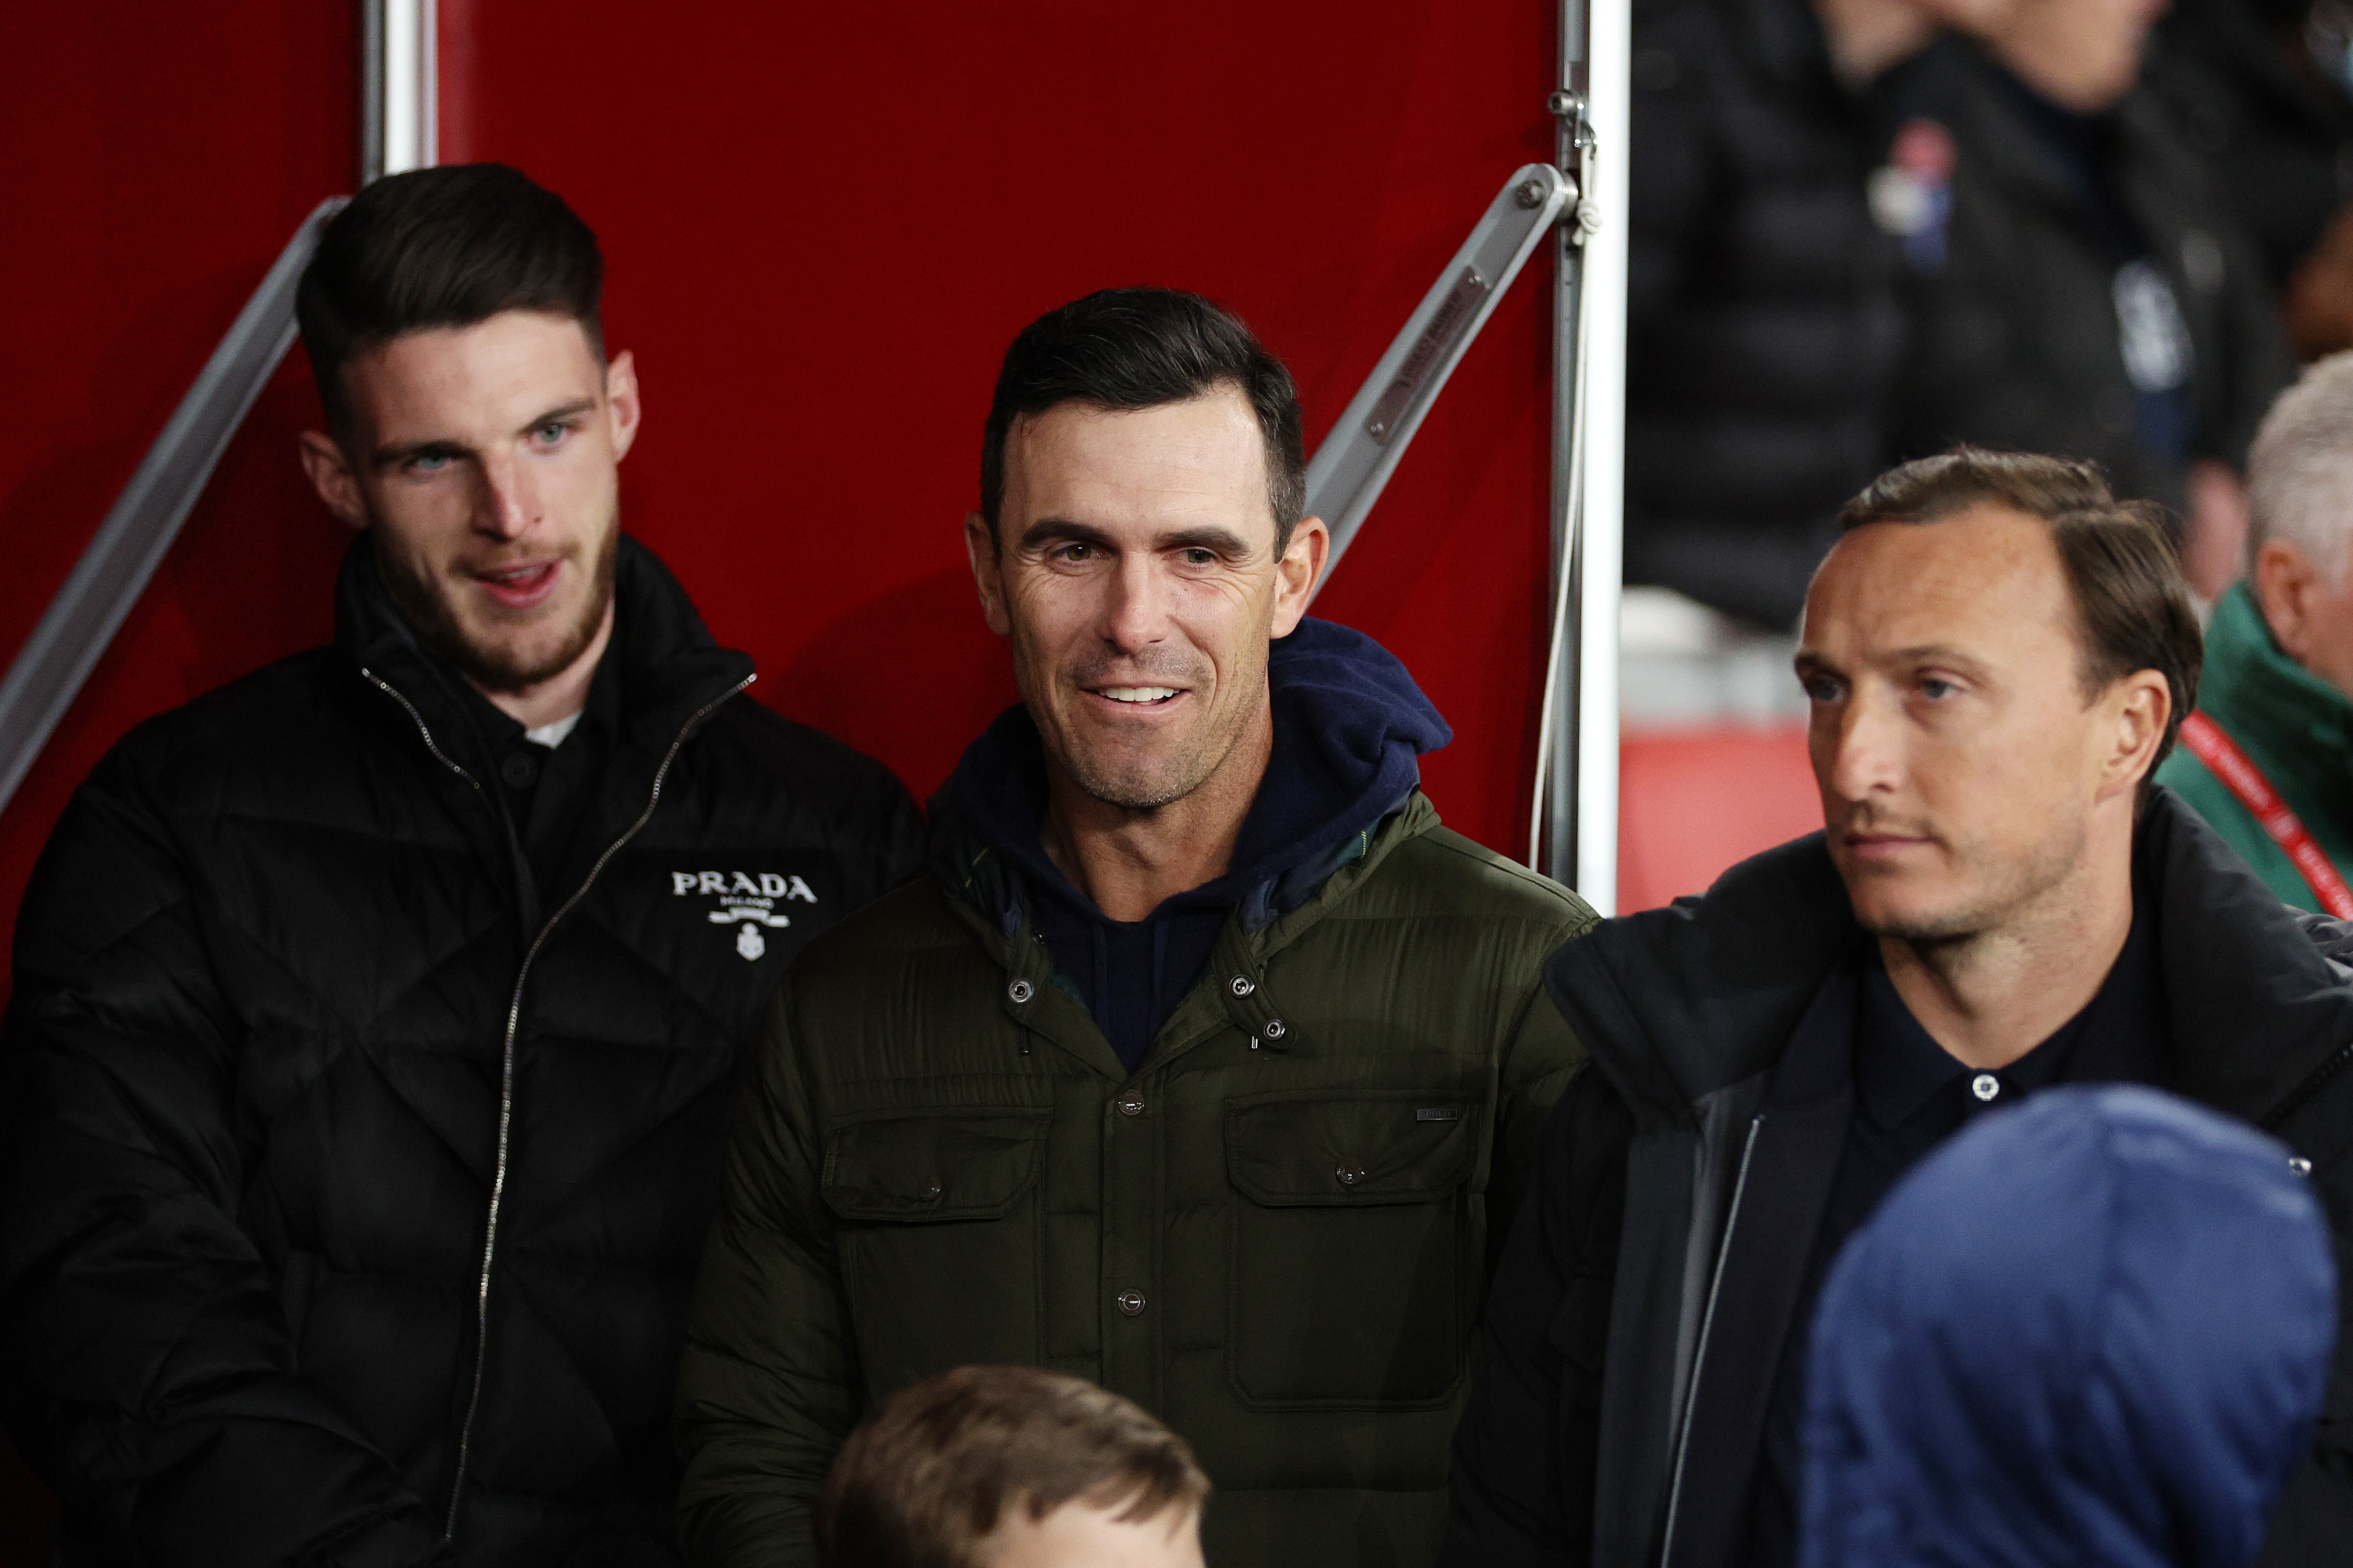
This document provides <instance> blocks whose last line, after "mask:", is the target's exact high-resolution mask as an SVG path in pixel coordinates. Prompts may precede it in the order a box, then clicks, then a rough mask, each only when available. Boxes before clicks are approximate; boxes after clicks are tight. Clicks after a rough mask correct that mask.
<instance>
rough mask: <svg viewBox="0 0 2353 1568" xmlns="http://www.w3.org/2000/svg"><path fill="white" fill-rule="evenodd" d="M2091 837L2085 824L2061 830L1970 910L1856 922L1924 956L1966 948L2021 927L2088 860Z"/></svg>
mask: <svg viewBox="0 0 2353 1568" xmlns="http://www.w3.org/2000/svg"><path fill="white" fill-rule="evenodd" d="M2087 838H2088V835H2087V833H2086V831H2085V828H2084V824H2083V823H2082V822H2080V821H2079V822H2077V823H2075V824H2074V825H2073V830H2072V831H2069V830H2067V829H2065V828H2063V829H2061V830H2060V831H2059V832H2058V833H2057V834H2054V835H2053V836H2052V837H2051V838H2049V839H2046V840H2045V841H2044V842H2043V843H2042V844H2040V845H2037V846H2036V847H2035V851H2034V853H2033V855H2032V856H2031V857H2030V858H2028V859H2026V860H2024V861H2022V862H2021V863H2020V864H2019V865H2018V867H2017V868H2015V869H2014V871H2013V872H2012V874H2011V875H2010V878H2009V879H2007V881H2006V883H2005V885H2003V886H2001V887H1998V888H1994V889H1989V891H1988V892H1987V894H1986V895H1985V896H1984V897H1983V898H1981V899H1979V900H1978V901H1977V902H1976V903H1974V904H1971V905H1968V906H1967V907H1965V908H1962V909H1957V910H1946V911H1944V912H1942V913H1937V914H1920V915H1914V916H1910V917H1902V916H1899V917H1896V918H1894V919H1891V920H1885V921H1876V922H1874V921H1862V920H1860V919H1858V921H1857V923H1858V924H1860V925H1862V929H1863V930H1864V931H1868V932H1870V933H1871V934H1872V935H1873V936H1875V937H1879V938H1881V939H1883V940H1894V941H1896V942H1905V943H1906V944H1907V945H1909V946H1911V947H1912V948H1913V949H1915V951H1917V952H1921V953H1922V954H1924V955H1926V954H1929V953H1936V952H1956V951H1957V950H1960V949H1963V948H1966V947H1967V946H1968V944H1969V943H1970V942H1975V941H1976V940H1977V939H1978V938H1979V937H1981V936H1985V935H1987V934H1988V933H1989V932H1991V931H1997V930H1999V929H2001V928H2002V927H2005V926H2009V925H2012V924H2014V923H2016V921H2017V920H2018V917H2019V915H2020V914H2021V911H2024V910H2028V909H2030V908H2031V907H2032V906H2033V904H2034V903H2035V902H2036V900H2040V899H2041V898H2042V897H2043V895H2045V894H2046V893H2048V892H2050V891H2051V889H2053V888H2056V887H2058V886H2059V885H2060V884H2061V883H2063V882H2064V881H2066V880H2067V879H2068V878H2070V877H2072V876H2073V875H2074V873H2075V868H2076V867H2077V866H2078V865H2080V864H2081V863H2082V861H2083V858H2084V848H2085V846H2086V843H2087Z"/></svg>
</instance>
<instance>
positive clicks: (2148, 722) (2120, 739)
mask: <svg viewBox="0 0 2353 1568" xmlns="http://www.w3.org/2000/svg"><path fill="white" fill-rule="evenodd" d="M2108 702H2109V705H2110V707H2111V710H2112V711H2113V713H2114V715H2115V719H2116V728H2115V729H2114V730H2113V731H2110V733H2111V734H2112V735H2113V737H2114V739H2113V741H2112V742H2111V744H2110V746H2109V749H2108V754H2107V756H2106V757H2105V758H2104V759H2103V762H2102V766H2101V769H2100V793H2101V794H2102V795H2108V794H2112V793H2115V792H2116V791H2117V790H2127V789H2136V788H2137V787H2138V786H2139V784H2140V781H2141V778H2142V776H2143V775H2144V774H2146V773H2147V772H2148V771H2149V769H2150V768H2151V767H2153V766H2154V765H2155V758H2156V756H2157V748H2158V744H2159V743H2160V742H2163V741H2164V739H2165V727H2166V724H2167V722H2168V721H2169V720H2171V719H2172V717H2173V688H2172V686H2171V685H2170V684H2169V683H2168V681H2167V680H2166V679H2165V677H2164V676H2163V675H2161V674H2159V673H2158V671H2156V670H2154V669H2141V670H2135V671H2134V672H2133V673H2132V674H2130V675H2127V676H2126V677H2125V678H2124V679H2122V680H2120V681H2118V682H2117V683H2116V688H2115V689H2113V690H2112V691H2110V692H2109V694H2108Z"/></svg>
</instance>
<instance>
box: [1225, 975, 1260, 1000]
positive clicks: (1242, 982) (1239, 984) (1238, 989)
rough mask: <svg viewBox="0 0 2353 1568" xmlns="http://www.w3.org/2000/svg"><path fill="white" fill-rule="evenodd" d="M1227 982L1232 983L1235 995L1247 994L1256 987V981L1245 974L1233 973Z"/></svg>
mask: <svg viewBox="0 0 2353 1568" xmlns="http://www.w3.org/2000/svg"><path fill="white" fill-rule="evenodd" d="M1229 984H1232V986H1233V988H1234V994H1235V995H1237V996H1247V995H1249V994H1250V993H1251V992H1253V991H1255V990H1257V989H1258V982H1257V981H1255V980H1252V979H1251V978H1250V976H1249V975H1247V974H1237V975H1235V976H1234V977H1233V979H1232V981H1231V982H1230V983H1229Z"/></svg>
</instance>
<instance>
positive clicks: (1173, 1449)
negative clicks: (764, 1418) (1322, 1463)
mask: <svg viewBox="0 0 2353 1568" xmlns="http://www.w3.org/2000/svg"><path fill="white" fill-rule="evenodd" d="M1208 1495H1209V1480H1208V1477H1207V1476H1205V1475H1203V1474H1202V1473H1201V1468H1200V1467H1199V1466H1198V1465H1197V1464H1195V1463H1194V1462H1193V1451H1192V1450H1191V1449H1190V1448H1188V1447H1186V1446H1185V1440H1184V1439H1183V1438H1181V1437H1179V1436H1176V1434H1175V1433H1173V1432H1171V1431H1169V1430H1168V1428H1167V1427H1166V1426H1162V1425H1161V1424H1160V1423H1159V1422H1157V1421H1155V1420H1154V1419H1153V1418H1152V1417H1151V1416H1149V1415H1145V1413H1144V1412H1143V1411H1142V1410H1140V1409H1138V1408H1137V1407H1136V1406H1134V1405H1131V1404H1129V1403H1128V1402H1127V1401H1126V1400H1124V1399H1122V1398H1120V1397H1119V1396H1118V1395H1117V1394H1109V1393H1106V1392H1104V1391H1103V1389H1100V1388H1097V1387H1096V1386H1095V1385H1094V1384H1092V1383H1089V1382H1087V1381H1086V1380H1085V1379H1083V1378H1077V1377H1071V1376H1070V1375H1068V1374H1066V1373H1059V1372H1045V1371H1042V1370H1040V1369H1039V1368H1037V1367H1028V1366H966V1367H958V1368H957V1369H956V1370H955V1371H954V1372H945V1373H940V1374H939V1375H938V1376H937V1377H933V1378H928V1379H926V1380H925V1381H923V1382H922V1383H919V1384H915V1385H914V1386H913V1388H909V1389H905V1390H902V1392H900V1393H899V1394H894V1395H892V1398H891V1399H890V1400H889V1401H888V1402H887V1403H885V1404H884V1405H883V1406H882V1408H881V1410H879V1411H877V1412H876V1413H875V1414H874V1415H872V1416H871V1418H869V1419H868V1420H867V1422H866V1423H865V1425H863V1426H860V1427H859V1428H858V1430H857V1431H855V1432H853V1433H851V1434H850V1435H849V1442H848V1443H847V1444H845V1445H843V1447H842V1450H841V1454H840V1456H839V1458H836V1459H835V1460H834V1462H833V1472H832V1474H830V1475H828V1477H827V1478H826V1482H825V1490H824V1491H823V1492H822V1493H821V1494H820V1495H819V1496H818V1508H817V1539H818V1562H819V1563H823V1564H825V1565H826V1568H969V1565H970V1564H971V1563H973V1561H974V1555H973V1548H974V1546H975V1545H976V1543H977V1542H979V1541H980V1540H981V1538H982V1537H984V1536H986V1535H987V1534H988V1533H989V1531H993V1530H995V1529H996V1528H997V1520H998V1518H999V1516H1000V1515H1001V1513H1002V1512H1003V1510H1005V1509H1007V1508H1008V1507H1011V1506H1013V1505H1014V1504H1015V1500H1017V1499H1018V1500H1021V1506H1023V1507H1025V1508H1026V1509H1027V1510H1028V1512H1029V1518H1030V1519H1031V1520H1033V1521H1035V1520H1041V1519H1043V1518H1045V1517H1046V1516H1047V1515H1048V1514H1050V1513H1051V1512H1053V1511H1054V1510H1056V1509H1058V1508H1060V1507H1061V1506H1062V1505H1063V1504H1065V1503H1069V1502H1072V1501H1077V1502H1082V1503H1085V1504H1089V1505H1092V1506H1093V1507H1095V1508H1101V1509H1111V1508H1119V1509H1120V1511H1119V1513H1118V1514H1117V1516H1116V1517H1117V1518H1118V1519H1119V1520H1120V1521H1122V1522H1124V1523H1134V1522H1136V1521H1142V1520H1147V1519H1153V1518H1156V1517H1157V1516H1159V1515H1160V1514H1161V1513H1163V1512H1164V1511H1166V1510H1168V1509H1170V1508H1172V1507H1174V1508H1181V1509H1183V1510H1187V1511H1190V1510H1193V1509H1196V1508H1198V1507H1199V1506H1200V1505H1201V1503H1202V1501H1203V1500H1206V1499H1207V1498H1208ZM1122 1504H1124V1505H1125V1506H1124V1507H1121V1505H1122Z"/></svg>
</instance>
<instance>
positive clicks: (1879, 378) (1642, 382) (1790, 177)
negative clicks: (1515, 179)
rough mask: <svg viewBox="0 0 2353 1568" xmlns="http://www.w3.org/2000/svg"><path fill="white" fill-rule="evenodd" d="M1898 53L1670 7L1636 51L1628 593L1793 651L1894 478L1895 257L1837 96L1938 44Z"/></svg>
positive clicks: (1859, 132)
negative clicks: (1888, 423) (1726, 618)
mask: <svg viewBox="0 0 2353 1568" xmlns="http://www.w3.org/2000/svg"><path fill="white" fill-rule="evenodd" d="M1843 19H1844V14H1843V11H1839V12H1833V13H1831V20H1833V21H1834V22H1835V21H1842V20H1843ZM1883 33H1886V30H1885V29H1881V30H1879V31H1878V32H1874V33H1871V34H1868V35H1866V34H1864V33H1862V31H1860V30H1856V29H1852V28H1844V29H1838V28H1834V29H1833V30H1831V31H1829V32H1827V33H1826V31H1825V26H1824V22H1823V21H1822V20H1818V19H1817V17H1816V16H1815V13H1814V11H1813V10H1812V9H1811V8H1810V7H1809V6H1808V5H1807V4H1806V3H1805V0H1667V3H1664V4H1661V5H1656V6H1654V7H1652V8H1651V11H1650V13H1649V14H1647V15H1645V16H1643V17H1642V19H1641V22H1640V23H1639V25H1638V26H1637V29H1636V31H1635V35H1634V86H1635V91H1634V99H1633V143H1632V151H1631V153H1630V156H1631V157H1632V159H1633V163H1632V167H1631V173H1630V180H1631V182H1632V186H1631V191H1630V201H1631V204H1632V213H1631V217H1632V224H1633V227H1632V231H1631V238H1630V242H1629V243H1630V256H1629V266H1630V275H1629V279H1628V299H1627V379H1626V580H1627V581H1628V582H1629V583H1641V584H1657V585H1660V586H1663V587H1669V588H1673V589H1677V590H1679V591H1681V592H1683V593H1685V594H1688V595H1692V596H1693V597H1694V598H1696V599H1699V600H1702V601H1704V603H1706V604H1708V605H1713V606H1714V607H1715V608H1716V609H1718V610H1722V611H1725V612H1726V613H1727V614H1731V615H1735V616H1741V617H1743V618H1745V619H1746V620H1749V621H1752V622H1755V623H1757V624H1759V625H1762V626H1769V627H1773V628H1776V629H1780V628H1786V627H1788V626H1794V625H1795V624H1796V623H1797V619H1798V610H1799V606H1800V605H1802V604H1803V603H1804V602H1805V596H1806V580H1807V578H1808V577H1809V576H1810V574H1812V572H1813V569H1814V563H1816V562H1818V561H1820V559H1821V557H1822V552H1824V551H1826V550H1828V549H1829V548H1830V543H1831V538H1832V536H1833V532H1834V530H1833V527H1832V524H1831V519H1832V517H1833V516H1834V515H1835V514H1836V513H1837V511H1838V509H1839V507H1840V505H1841V503H1843V502H1844V501H1845V500H1846V498H1847V497H1849V496H1851V495H1852V494H1853V493H1854V492H1855V491H1856V490H1857V489H1861V488H1862V484H1863V483H1864V481H1865V480H1867V479H1870V478H1871V476H1872V475H1873V474H1875V473H1877V472H1878V471H1879V468H1880V467H1881V464H1882V462H1883V459H1884V447H1885V437H1884V425H1885V416H1884V405H1885V403H1886V401H1887V398H1888V394H1889V383H1890V378H1891V377H1892V375H1893V374H1894V368H1895V363H1896V360H1897V357H1898V355H1899V354H1900V353H1901V351H1902V346H1903V342H1902V328H1901V321H1902V317H1901V312H1900V310H1899V307H1898V302H1897V298H1896V293H1895V289H1896V281H1895V267H1894V241H1893V240H1892V239H1890V238H1889V237H1888V236H1887V235H1886V234H1884V233H1883V232H1882V231H1881V230H1880V229H1879V228H1878V227H1877V226H1875V225H1874V223H1873V219H1872V216H1871V212H1870V208H1869V206H1868V205H1867V204H1866V202H1865V199H1864V184H1865V179H1864V176H1865V174H1866V171H1868V170H1869V169H1870V167H1871V165H1872V163H1873V161H1874V159H1875V156H1876V153H1877V151H1878V147H1877V144H1876V143H1874V142H1873V140H1872V136H1871V132H1870V124H1871V116H1870V115H1869V113H1868V112H1867V111H1866V110H1865V108H1864V105H1863V103H1862V100H1861V99H1860V98H1859V97H1857V96H1856V95H1855V93H1853V92H1852V90H1850V89H1849V87H1848V86H1846V85H1843V83H1842V80H1841V79H1842V78H1843V79H1845V80H1846V81H1852V82H1857V83H1859V82H1861V81H1865V80H1868V79H1870V77H1872V76H1873V75H1874V74H1876V72H1877V71H1878V70H1879V69H1881V68H1883V67H1884V66H1885V65H1886V64H1887V63H1889V58H1890V56H1891V53H1892V52H1893V51H1896V50H1901V49H1903V48H1905V47H1912V46H1913V45H1915V44H1916V43H1919V42H1925V41H1926V31H1925V26H1924V27H1923V28H1922V29H1920V30H1919V32H1918V33H1917V35H1916V36H1915V35H1914V34H1910V33H1906V32H1905V30H1904V29H1903V28H1901V27H1900V26H1899V27H1898V28H1896V29H1894V31H1893V33H1892V34H1888V35H1887V36H1886V37H1882V36H1881V34H1883ZM1834 61H1835V62H1836V65H1835V67H1834V64H1833V62H1834Z"/></svg>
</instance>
